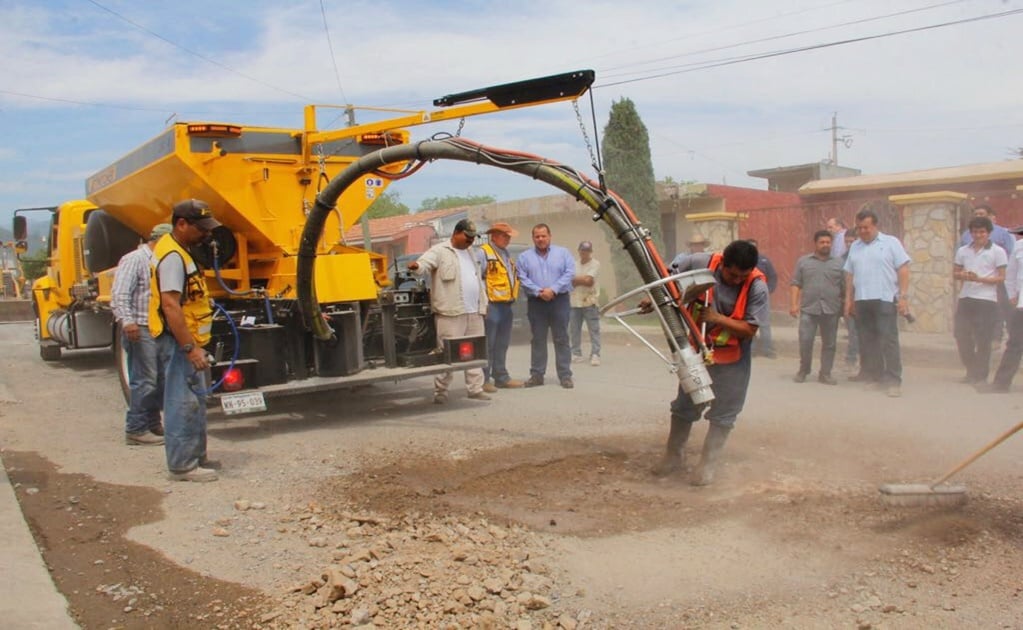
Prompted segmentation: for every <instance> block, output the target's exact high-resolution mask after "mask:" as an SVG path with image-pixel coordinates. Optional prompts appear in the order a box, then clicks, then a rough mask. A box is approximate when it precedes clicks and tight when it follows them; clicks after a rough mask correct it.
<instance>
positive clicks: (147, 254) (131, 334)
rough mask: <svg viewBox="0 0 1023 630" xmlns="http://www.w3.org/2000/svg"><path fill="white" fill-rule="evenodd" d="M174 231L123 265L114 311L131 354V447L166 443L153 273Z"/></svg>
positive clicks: (153, 235)
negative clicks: (153, 322)
mask: <svg viewBox="0 0 1023 630" xmlns="http://www.w3.org/2000/svg"><path fill="white" fill-rule="evenodd" d="M172 229H173V227H172V226H171V225H170V224H169V223H161V224H159V225H157V226H156V227H154V228H153V230H152V231H151V232H150V233H149V239H148V240H147V241H146V242H145V243H142V244H140V245H139V246H138V248H137V249H135V250H134V251H131V252H129V253H127V254H125V255H124V256H123V257H121V260H120V262H118V263H117V269H116V271H115V272H114V285H113V287H112V288H111V290H110V308H111V310H112V311H113V313H114V319H115V320H117V324H118V327H119V328H120V334H121V344H122V347H123V348H124V352H125V354H126V355H127V365H128V389H129V390H130V392H131V393H130V396H129V400H128V411H127V413H125V416H124V441H125V443H127V444H128V445H143V446H146V445H148V446H155V445H159V444H163V425H162V424H161V423H160V410H161V409H162V408H163V374H162V373H161V372H162V371H161V369H160V362H159V357H158V353H157V349H156V341H154V340H153V337H152V336H151V335H150V334H149V297H150V286H149V285H150V274H151V273H152V271H151V270H152V267H153V266H154V265H155V264H156V259H155V258H154V257H153V250H155V249H156V242H157V241H159V240H160V238H161V237H163V235H164V234H169V233H170V232H171V230H172Z"/></svg>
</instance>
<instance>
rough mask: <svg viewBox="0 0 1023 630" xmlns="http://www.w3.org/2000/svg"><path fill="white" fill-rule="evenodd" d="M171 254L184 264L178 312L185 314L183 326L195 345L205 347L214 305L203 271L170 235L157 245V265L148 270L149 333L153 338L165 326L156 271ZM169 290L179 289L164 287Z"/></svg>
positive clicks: (210, 327)
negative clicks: (183, 281) (174, 254)
mask: <svg viewBox="0 0 1023 630" xmlns="http://www.w3.org/2000/svg"><path fill="white" fill-rule="evenodd" d="M172 253H177V254H178V255H180V256H181V260H182V261H184V263H185V286H184V287H183V288H184V291H182V292H181V311H182V313H184V315H185V324H186V325H187V326H188V330H189V332H191V333H192V337H193V338H194V339H195V344H196V345H198V346H205V345H206V344H207V343H209V342H210V330H211V329H212V327H213V306H212V305H211V304H210V292H209V290H208V289H207V288H206V279H205V278H203V275H202V269H199V265H197V264H195V260H193V259H192V255H191V254H189V253H188V251H187V250H186V249H185V248H184V247H182V246H181V245H180V244H179V243H178V242H177V241H175V240H174V238H173V237H172V235H171V234H165V235H164V236H163V237H161V238H160V240H159V241H157V243H156V249H155V250H153V259H154V260H155V261H156V264H155V265H153V267H152V268H151V269H150V288H151V291H150V295H149V334H150V335H152V336H153V337H154V338H155V337H158V336H160V334H161V333H163V331H164V328H165V327H166V322H165V321H164V318H163V309H162V308H160V277H159V276H158V275H157V273H156V270H157V267H159V265H160V262H161V261H162V260H163V259H164V258H166V257H167V256H168V255H170V254H172ZM167 288H168V289H169V290H173V289H178V288H180V287H174V288H173V289H172V288H171V287H167Z"/></svg>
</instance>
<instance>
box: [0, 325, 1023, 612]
mask: <svg viewBox="0 0 1023 630" xmlns="http://www.w3.org/2000/svg"><path fill="white" fill-rule="evenodd" d="M0 345H2V347H3V348H4V353H3V358H2V362H3V377H2V379H0V385H2V390H3V391H0V394H2V395H0V444H2V448H3V451H2V454H3V460H4V462H5V464H6V466H7V468H8V474H9V476H10V479H11V482H12V484H14V487H15V492H16V494H17V496H18V499H19V501H20V502H21V505H22V509H23V511H24V512H25V514H26V518H27V520H28V522H29V524H30V526H31V528H32V530H33V533H34V535H35V536H36V540H37V542H38V544H39V546H40V548H41V549H42V552H43V555H44V558H45V560H46V562H47V564H48V566H49V568H50V570H51V573H52V575H53V577H54V580H55V582H56V584H57V586H58V588H59V589H60V591H61V592H62V593H63V594H64V595H65V596H66V597H67V599H68V601H69V605H70V608H71V610H72V613H73V615H74V617H75V619H76V620H77V621H78V623H79V624H80V625H81V626H82V627H84V628H151V627H182V628H184V627H189V628H200V627H209V628H292V627H295V628H298V627H302V628H304V627H353V626H355V627H365V628H370V627H374V626H375V627H388V628H396V627H427V628H433V627H442V628H470V627H484V628H488V627H489V628H508V627H510V628H538V629H539V628H548V627H549V628H557V627H562V628H568V629H573V628H626V627H628V628H682V627H693V628H763V627H788V628H825V627H834V628H850V627H851V628H937V627H946V628H949V627H975V628H1021V627H1023V573H1021V572H1020V570H1019V567H1020V566H1023V484H1021V483H1020V481H1021V478H1023V464H1021V460H1023V438H1017V439H1015V440H1011V441H1009V442H1007V443H1006V444H1004V445H1003V446H1002V447H1000V448H999V449H996V450H995V451H993V452H992V453H990V454H989V455H988V456H986V457H985V458H983V459H981V460H980V461H979V462H978V463H977V464H975V465H974V466H973V467H971V468H968V469H967V470H966V471H965V472H964V473H962V474H961V476H960V480H961V481H962V482H964V483H965V484H966V485H967V486H968V487H969V498H970V500H969V502H968V503H967V504H966V505H965V506H963V507H961V508H957V509H952V510H949V509H892V508H890V507H885V506H884V505H883V504H882V503H881V502H880V500H879V497H878V493H877V486H878V485H879V484H881V483H884V482H918V481H924V480H927V479H928V478H932V477H935V476H937V475H938V474H940V473H941V472H943V471H944V469H946V468H948V467H949V466H951V465H952V464H954V463H956V461H958V460H960V459H962V458H963V457H965V456H966V455H968V454H969V453H970V452H971V451H973V450H975V449H976V448H978V447H979V446H981V445H982V444H984V443H985V442H987V441H989V440H991V439H992V438H993V437H995V436H996V435H998V434H999V433H1000V432H1001V431H1003V430H1004V429H1005V428H1007V427H1008V426H1010V425H1012V424H1013V423H1015V422H1016V421H1017V420H1018V419H1019V418H1020V407H1021V402H1023V397H1021V392H1020V391H1015V392H1013V393H1011V394H1008V395H986V396H985V395H979V394H976V393H975V392H974V391H973V390H972V389H971V388H969V387H968V386H966V385H960V384H958V383H957V382H956V381H957V379H958V378H959V377H960V376H961V374H960V370H959V369H958V368H957V367H956V366H955V365H934V364H931V365H910V366H908V367H907V368H906V374H905V380H906V383H905V386H904V388H903V389H904V394H903V397H902V398H899V399H890V398H887V397H886V396H885V395H884V392H881V391H875V390H872V389H870V388H867V387H862V386H859V385H857V384H853V383H848V382H845V381H844V379H843V382H842V383H840V385H839V386H837V387H829V386H826V385H821V384H818V383H816V382H811V381H808V382H807V383H804V384H795V383H793V382H792V381H791V375H792V373H793V372H794V371H795V367H796V362H795V359H794V358H792V357H782V358H780V359H778V360H774V361H770V360H762V359H757V360H756V361H755V363H754V376H753V385H752V387H751V390H750V395H749V399H748V401H747V405H746V411H745V412H744V413H743V414H742V416H741V417H740V423H739V426H738V428H737V429H736V431H735V432H733V434H732V439H731V440H730V441H729V443H728V445H727V447H726V451H725V455H724V467H723V469H722V472H721V474H720V477H719V481H718V483H716V484H715V485H713V486H710V487H706V488H694V487H691V486H689V485H687V484H686V483H685V482H684V480H682V479H669V480H658V479H655V478H653V477H652V476H651V475H650V474H649V469H650V466H651V464H652V462H653V461H655V460H656V458H657V457H658V456H659V454H660V452H661V445H662V443H663V440H664V438H665V435H666V425H667V414H666V411H667V405H668V402H669V401H670V399H671V397H672V396H673V394H674V381H673V379H672V377H671V376H670V375H669V374H667V372H666V370H665V369H664V367H663V365H662V364H660V363H658V362H657V361H656V359H655V358H654V357H653V355H652V354H650V353H649V352H648V351H647V350H645V349H643V348H641V347H639V346H638V345H636V344H625V343H611V344H608V346H607V347H606V349H605V351H604V357H603V358H604V361H603V365H602V366H600V367H591V366H589V365H588V364H582V365H579V366H577V367H576V366H574V367H575V370H576V388H575V389H574V390H563V389H561V388H560V387H558V386H557V385H556V384H548V385H547V386H545V387H541V388H535V389H530V390H517V391H501V392H499V393H497V394H495V395H494V401H493V402H491V403H484V402H477V401H472V400H467V399H466V398H465V395H464V389H461V388H456V389H455V390H454V395H453V397H452V400H451V402H450V403H449V404H448V405H446V406H437V405H433V404H431V402H430V393H431V383H430V381H429V380H427V379H418V380H414V381H408V382H403V383H398V384H386V385H379V386H374V387H368V388H363V389H360V390H358V391H354V392H337V393H332V394H324V395H318V396H316V397H314V398H299V399H292V400H286V401H271V412H270V413H268V414H266V415H263V416H253V417H232V418H225V417H222V416H217V415H213V416H211V420H210V430H209V437H210V456H211V457H214V458H216V459H219V460H220V461H221V462H222V464H223V470H222V473H221V479H220V480H219V481H218V482H216V483H210V484H183V483H172V482H169V481H166V480H165V478H164V459H163V451H162V449H161V448H152V447H127V446H125V445H124V443H123V438H122V432H123V403H122V401H121V398H120V392H119V389H118V385H117V378H116V375H115V373H114V371H113V368H112V366H111V364H110V360H109V355H108V354H107V353H105V352H93V353H82V354H78V355H73V356H71V357H69V358H68V360H66V361H64V362H61V363H53V364H44V363H42V362H41V361H40V360H39V359H38V354H37V349H36V346H35V343H34V341H33V338H32V329H31V325H28V324H6V325H0ZM509 364H510V365H511V366H513V368H514V367H519V368H520V370H519V373H518V374H517V375H518V376H523V375H524V374H523V371H522V368H524V366H526V365H527V364H528V350H527V348H526V347H525V346H515V347H513V349H512V352H511V355H510V359H509ZM457 380H458V379H456V382H457ZM549 380H551V379H549ZM554 383H556V381H554ZM705 427H706V425H705V424H702V425H698V428H697V429H696V430H695V431H694V434H695V437H694V440H693V441H692V442H691V443H690V446H689V449H688V450H689V454H690V459H691V461H692V460H695V459H696V455H697V453H698V449H699V445H700V443H701V441H702V438H703V434H704V432H705V430H706V429H705Z"/></svg>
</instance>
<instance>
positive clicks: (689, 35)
mask: <svg viewBox="0 0 1023 630" xmlns="http://www.w3.org/2000/svg"><path fill="white" fill-rule="evenodd" d="M852 1H853V0H836V1H835V2H829V3H827V4H822V5H818V6H815V7H810V8H808V9H798V10H795V11H789V12H787V13H779V14H777V15H772V16H769V17H765V18H760V19H759V20H751V21H749V22H741V23H739V24H731V25H729V26H722V27H721V28H716V29H711V30H709V31H703V32H701V33H687V34H685V35H681V36H679V37H672V38H671V39H667V40H664V41H661V42H654V43H651V44H648V45H646V46H633V47H632V48H626V49H619V50H617V51H612V52H607V53H604V54H602V55H596V56H595V57H587V59H588V60H593V59H601V58H603V57H610V56H612V55H615V56H617V55H620V54H621V53H622V52H626V51H629V50H640V49H642V48H649V47H651V46H659V45H662V44H670V43H671V42H677V41H680V40H688V39H694V38H697V37H703V36H705V35H713V34H715V33H723V32H725V31H732V30H735V29H739V28H745V27H747V26H753V25H755V24H762V23H764V22H772V21H774V20H780V19H782V18H788V17H792V16H794V15H801V14H803V13H810V12H813V11H818V10H820V9H828V8H831V7H833V6H837V5H839V4H847V3H849V2H852ZM620 67H626V66H615V67H612V68H610V70H617V69H618V68H620Z"/></svg>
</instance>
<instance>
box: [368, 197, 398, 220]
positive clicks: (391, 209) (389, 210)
mask: <svg viewBox="0 0 1023 630" xmlns="http://www.w3.org/2000/svg"><path fill="white" fill-rule="evenodd" d="M408 213H409V208H408V206H406V205H405V204H403V203H402V202H401V194H400V193H397V192H385V193H384V194H382V195H380V196H379V197H377V198H376V201H374V202H373V203H371V204H369V209H368V210H366V214H368V215H369V218H371V219H381V218H383V217H396V216H399V215H402V214H408Z"/></svg>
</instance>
